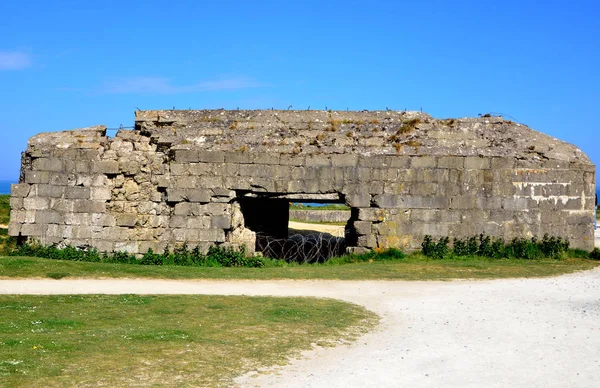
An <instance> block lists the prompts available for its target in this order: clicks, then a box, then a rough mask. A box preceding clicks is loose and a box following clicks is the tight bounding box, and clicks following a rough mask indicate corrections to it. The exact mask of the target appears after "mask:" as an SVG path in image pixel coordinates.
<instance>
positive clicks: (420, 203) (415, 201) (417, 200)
mask: <svg viewBox="0 0 600 388" xmlns="http://www.w3.org/2000/svg"><path fill="white" fill-rule="evenodd" d="M374 201H375V204H376V205H377V206H378V207H381V208H399V209H444V208H447V207H448V204H449V200H448V198H446V197H440V196H433V197H420V196H399V195H393V194H381V195H376V196H375V197H374Z"/></svg>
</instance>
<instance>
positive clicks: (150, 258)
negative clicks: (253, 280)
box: [10, 244, 265, 278]
mask: <svg viewBox="0 0 600 388" xmlns="http://www.w3.org/2000/svg"><path fill="white" fill-rule="evenodd" d="M10 255H11V256H33V257H41V258H45V259H54V260H68V261H85V262H101V263H119V264H140V265H177V266H196V267H251V268H256V267H264V265H265V259H264V258H262V257H247V256H246V251H245V249H244V247H240V248H239V249H234V248H232V247H219V246H212V247H210V248H209V250H208V252H207V253H206V254H203V253H202V252H201V251H200V249H199V248H198V247H196V248H193V249H191V250H190V249H188V247H187V246H186V245H183V246H182V247H179V248H176V249H174V250H172V251H170V250H169V249H168V248H167V249H165V252H164V253H154V251H153V250H152V249H149V250H148V252H146V254H144V256H142V258H141V259H138V258H136V257H135V255H132V254H130V253H127V252H113V253H106V252H105V253H99V252H98V251H97V250H96V249H93V248H92V249H78V248H76V247H73V246H70V245H67V246H66V247H64V248H58V247H57V246H54V245H51V246H42V245H39V244H23V245H21V246H20V247H18V248H17V249H15V250H13V251H12V252H11V253H10ZM48 276H49V277H52V278H58V277H57V276H55V275H53V276H50V274H49V275H48Z"/></svg>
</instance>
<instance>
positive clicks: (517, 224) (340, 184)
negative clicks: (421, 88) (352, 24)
mask: <svg viewBox="0 0 600 388" xmlns="http://www.w3.org/2000/svg"><path fill="white" fill-rule="evenodd" d="M153 112H156V111H153ZM246 113H247V114H249V115H250V116H251V117H250V116H249V117H250V118H247V119H246V120H245V121H244V120H243V119H242V117H241V116H240V113H239V112H226V111H225V115H223V112H219V111H217V112H214V111H192V113H186V112H177V111H168V112H166V113H165V112H159V113H158V114H157V115H155V114H154V113H147V112H142V113H140V114H139V117H138V120H137V121H136V130H134V131H119V132H118V133H117V135H116V136H115V137H114V138H108V137H107V136H106V129H105V128H104V127H92V128H86V129H82V130H75V131H65V132H59V133H49V134H40V135H38V136H36V137H34V138H32V139H31V140H30V142H29V145H28V149H27V151H26V152H25V153H24V155H23V161H22V174H21V182H20V183H19V184H18V185H14V186H13V188H12V197H11V208H12V214H11V222H10V225H9V233H10V234H11V235H13V236H22V238H26V239H35V240H37V241H39V242H41V243H42V244H70V245H75V246H82V247H84V246H90V247H95V248H97V249H99V250H100V251H126V252H130V253H134V254H141V253H144V252H146V251H147V250H148V249H149V248H152V249H153V250H154V251H158V252H160V251H162V250H164V249H165V248H166V247H174V246H178V245H182V244H184V243H185V244H187V245H188V246H189V247H195V246H199V247H200V248H201V249H202V250H204V251H206V250H207V249H208V247H209V246H210V245H214V244H217V245H222V244H229V245H234V246H235V245H242V244H243V245H246V246H247V247H248V248H249V250H250V251H252V250H253V249H254V239H255V232H260V231H257V230H252V229H250V228H248V227H247V226H246V223H245V220H244V217H245V215H244V209H243V206H241V205H240V204H241V203H243V201H244V199H245V198H250V197H258V198H262V199H263V200H264V201H266V202H263V203H262V205H261V206H265V207H264V209H269V203H270V202H269V199H270V198H272V201H273V202H272V203H273V207H272V209H273V211H272V213H273V214H269V211H265V219H267V220H268V219H269V218H272V219H273V220H277V221H273V222H277V223H280V222H279V220H287V217H288V215H287V214H285V218H282V217H283V216H282V215H280V214H278V213H280V212H282V211H283V210H281V209H282V208H281V206H279V205H280V203H281V201H282V200H288V199H289V200H293V198H295V197H294V196H298V195H302V196H304V197H303V198H304V199H305V200H310V199H311V198H312V199H322V198H324V197H327V198H335V199H338V200H340V201H343V202H345V203H346V204H347V205H348V206H350V207H351V208H352V217H351V218H350V221H349V224H348V228H349V229H350V232H351V235H352V238H350V239H349V243H350V244H351V245H352V244H353V245H355V246H357V247H362V248H369V249H370V248H387V247H397V248H402V249H407V250H413V249H418V248H419V247H420V244H421V242H422V240H423V237H424V236H425V235H427V234H429V235H432V236H434V237H444V236H451V237H452V236H456V237H470V236H472V235H476V234H479V233H482V232H483V233H486V234H488V235H491V236H499V237H503V238H505V239H507V240H510V239H512V238H514V237H531V236H540V237H541V236H542V235H543V234H545V233H548V234H550V235H553V236H560V237H564V238H568V239H569V240H570V241H571V244H572V246H574V247H577V248H583V249H592V247H593V241H594V239H593V227H592V224H593V217H594V213H593V208H594V192H595V167H594V165H593V164H591V163H590V162H589V160H588V159H587V158H586V157H585V155H583V154H582V153H581V152H580V151H578V150H577V149H576V148H575V147H573V146H571V145H566V143H562V142H560V141H558V140H556V139H552V138H549V137H547V138H546V137H542V138H540V136H545V135H541V134H539V133H537V132H535V133H534V131H531V130H529V129H528V128H526V127H519V126H518V125H516V124H514V123H510V122H504V121H501V122H500V121H497V120H496V121H494V122H492V123H491V124H490V123H485V121H482V120H477V119H469V120H467V121H465V122H464V123H462V124H461V123H458V124H452V125H450V124H448V122H447V121H440V120H434V119H430V118H428V116H418V115H417V116H414V115H413V116H412V117H413V119H411V120H412V121H406V120H405V119H403V118H402V117H404V116H403V115H404V113H397V116H390V115H389V113H388V112H375V113H364V114H361V113H360V112H350V113H348V115H349V116H348V118H344V116H343V115H342V114H341V113H340V117H341V118H339V119H336V121H332V120H331V119H330V120H329V121H326V120H321V121H319V119H318V117H321V116H314V117H313V116H310V115H309V114H308V113H302V112H300V113H298V112H296V113H295V116H290V117H284V119H285V120H284V119H282V116H284V115H285V114H290V113H284V112H279V114H280V116H275V115H276V114H277V112H269V111H252V112H250V113H248V112H246ZM385 113H388V114H385ZM323 114H325V115H327V113H319V115H323ZM336 114H337V112H336ZM173 115H175V116H173ZM211 115H218V117H220V118H219V119H218V120H213V119H212V116H211ZM290 115H291V114H290ZM329 116H331V113H329ZM257 117H260V119H259V118H257ZM298 117H299V118H298ZM326 117H328V116H326ZM373 117H375V118H373ZM390 117H392V119H391V120H394V117H396V120H397V121H398V122H399V123H400V124H397V125H400V127H399V128H404V127H403V126H406V125H407V124H406V123H407V122H413V123H414V117H420V119H419V120H422V122H423V124H422V125H423V127H424V128H425V129H419V128H416V129H414V131H413V132H412V133H411V134H410V135H409V137H408V138H407V139H408V140H407V139H405V140H403V141H404V143H393V142H395V141H397V138H398V135H397V133H398V132H393V131H396V130H397V128H398V127H397V126H396V127H393V126H388V127H385V126H384V127H382V129H378V128H375V127H376V126H377V127H379V126H381V124H380V123H381V122H383V121H384V120H386V119H387V120H390ZM276 119H277V120H279V121H277V122H278V123H279V124H278V125H277V126H272V125H271V123H272V122H273V121H276ZM359 119H360V120H359ZM194 120H196V121H194ZM261 120H262V121H261ZM294 120H296V121H295V122H294ZM402 120H405V121H402ZM282 121H284V124H281V122H282ZM291 122H294V125H291V124H289V123H291ZM390 122H392V121H390ZM307 123H313V124H310V125H309V124H307ZM365 123H370V124H365ZM484 124H485V125H484ZM282 125H283V127H284V129H282ZM300 125H304V126H303V127H302V128H301V129H298V128H299V126H300ZM319 125H320V127H319ZM368 125H371V127H369V128H367V130H368V131H369V132H368V133H372V134H375V135H373V136H372V137H369V136H367V135H364V136H362V137H356V138H354V140H353V141H354V143H352V145H350V144H348V145H340V143H341V142H342V141H347V140H348V139H349V138H350V136H349V135H348V134H350V133H351V134H352V135H353V136H355V134H356V133H357V132H359V131H364V130H365V127H367V126H368ZM411 125H412V124H411ZM486 125H487V126H490V125H492V126H495V127H494V128H495V129H496V132H495V133H496V135H490V136H498V135H497V133H505V134H507V135H506V136H509V135H510V136H511V137H514V134H512V132H510V131H521V132H524V133H525V134H531V133H534V134H535V136H537V139H536V144H537V147H538V149H544V148H543V147H541V146H540V144H544V142H546V143H548V144H551V146H549V147H548V148H547V150H545V151H544V153H541V151H536V152H535V153H534V152H532V149H531V146H529V145H523V147H525V146H526V147H525V148H523V147H521V148H523V149H524V150H525V151H524V150H519V149H518V148H519V147H516V148H517V149H516V151H515V150H511V149H502V148H501V147H500V148H498V149H496V150H494V149H493V150H492V151H494V152H492V151H490V150H489V149H487V148H486V149H483V150H477V149H476V147H475V146H476V145H478V144H479V143H478V142H479V140H477V142H475V143H472V144H471V146H470V147H468V146H465V145H464V144H463V147H462V148H460V147H458V146H457V147H456V148H452V147H450V146H449V145H448V142H451V141H454V139H458V140H457V141H461V142H463V143H464V142H466V140H465V136H464V133H465V132H466V133H470V132H469V131H471V132H473V137H474V138H476V139H480V138H481V136H482V135H480V134H479V133H480V132H481V131H482V126H483V127H485V126H486ZM253 126H255V127H253ZM241 127H243V128H246V129H245V132H243V133H240V128H241ZM256 127H258V128H256ZM334 127H335V128H336V130H335V131H332V130H331V129H332V128H334ZM346 127H347V128H346ZM390 128H391V129H390ZM376 129H377V130H376ZM484 129H485V128H484ZM386 130H387V131H388V132H389V131H392V132H391V134H389V133H388V134H387V135H386V134H385V133H386V132H385V131H386ZM232 131H233V132H234V134H233V135H231V134H229V133H230V132H232ZM282 131H288V132H285V136H282V134H284V132H282ZM398 131H399V130H398ZM452 131H455V132H456V133H453V132H452ZM478 131H479V132H478ZM503 131H504V132H503ZM528 131H529V132H528ZM382 132H383V135H382ZM323 133H334V134H335V139H333V140H332V141H331V144H329V145H322V147H321V148H318V147H317V148H314V147H316V146H314V145H312V144H311V143H310V141H311V140H310V139H311V138H313V137H314V136H317V137H318V136H320V134H323ZM482 133H486V134H487V132H482ZM226 134H227V135H226ZM250 134H251V135H250ZM236 135H237V136H239V138H240V139H242V138H243V139H244V141H243V142H242V141H237V142H236V141H234V140H232V138H231V137H228V136H233V138H235V136H236ZM331 136H334V135H331ZM386 136H388V137H386ZM461 136H462V138H461ZM486 136H487V135H486ZM273 138H275V139H277V138H281V139H282V140H280V141H278V142H275V141H273V140H272V139H273ZM265 139H267V140H265ZM285 139H301V140H293V142H292V143H291V144H290V142H289V141H288V140H286V141H284V140H285ZM368 139H378V140H377V141H378V142H379V143H377V142H375V141H374V140H371V141H367V140H368ZM415 139H418V141H419V143H417V140H415ZM467 140H468V139H467ZM492 140H495V141H497V140H498V139H492ZM386 142H388V143H389V142H391V143H390V144H387V145H386ZM242 143H243V144H242ZM284 143H285V144H284ZM300 143H302V144H303V146H299V144H300ZM438 143H439V144H442V143H443V147H442V146H436V144H438ZM397 144H401V145H403V147H399V146H397ZM416 144H420V145H416ZM461 144H462V143H461ZM465 144H468V142H467V143H465ZM450 145H451V144H450ZM474 147H475V148H474ZM561 147H562V149H561ZM315 149H317V150H316V151H315ZM451 149H454V151H452V152H450V151H449V150H451ZM557 149H558V150H559V151H561V152H560V153H558V151H557ZM325 150H328V152H325ZM498 150H501V152H500V151H498ZM527 150H528V151H527ZM515 152H520V153H517V154H515ZM246 213H248V211H247V210H246ZM275 213H277V214H275ZM254 217H255V216H254ZM277 225H278V224H277Z"/></svg>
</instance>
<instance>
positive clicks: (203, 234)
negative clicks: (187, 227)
mask: <svg viewBox="0 0 600 388" xmlns="http://www.w3.org/2000/svg"><path fill="white" fill-rule="evenodd" d="M198 241H210V242H225V232H224V231H223V230H222V229H205V230H199V231H198Z"/></svg>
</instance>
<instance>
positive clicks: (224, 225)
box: [210, 214, 231, 229]
mask: <svg viewBox="0 0 600 388" xmlns="http://www.w3.org/2000/svg"><path fill="white" fill-rule="evenodd" d="M210 227H211V228H212V229H231V216H230V215H228V214H224V215H218V216H212V217H211V218H210Z"/></svg>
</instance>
